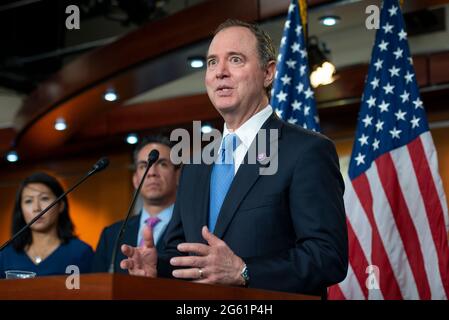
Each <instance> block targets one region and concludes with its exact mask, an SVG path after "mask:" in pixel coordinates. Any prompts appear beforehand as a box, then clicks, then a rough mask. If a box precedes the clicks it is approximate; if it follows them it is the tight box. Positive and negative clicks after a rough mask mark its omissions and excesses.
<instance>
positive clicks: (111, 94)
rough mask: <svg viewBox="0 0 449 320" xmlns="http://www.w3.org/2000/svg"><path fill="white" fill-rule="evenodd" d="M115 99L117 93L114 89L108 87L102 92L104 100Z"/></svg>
mask: <svg viewBox="0 0 449 320" xmlns="http://www.w3.org/2000/svg"><path fill="white" fill-rule="evenodd" d="M117 99H118V95H117V93H116V92H115V90H112V89H109V90H108V91H106V92H105V94H104V100H106V101H109V102H113V101H116V100H117Z"/></svg>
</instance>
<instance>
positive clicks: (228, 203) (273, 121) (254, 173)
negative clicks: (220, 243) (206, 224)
mask: <svg viewBox="0 0 449 320" xmlns="http://www.w3.org/2000/svg"><path fill="white" fill-rule="evenodd" d="M282 125H283V123H282V121H281V120H279V118H278V117H277V116H276V114H275V113H273V114H272V115H271V116H270V117H269V118H268V119H267V121H266V122H265V123H264V124H263V125H262V128H261V129H265V130H269V129H279V130H278V134H279V136H278V138H279V139H280V138H281V130H280V129H281V127H282ZM259 133H260V132H259ZM259 133H258V134H257V136H256V137H255V139H254V141H253V142H252V143H251V146H250V149H249V150H251V148H256V149H255V150H256V151H257V147H256V145H257V140H258V136H259ZM268 142H270V143H268ZM266 143H267V144H266V145H267V146H268V145H271V141H270V134H269V131H268V132H267V134H266ZM268 150H269V149H268V148H267V151H268ZM269 151H270V157H274V156H277V152H278V150H269ZM249 152H250V151H248V153H247V154H246V155H245V159H244V161H243V163H242V164H241V165H240V167H239V169H238V171H237V174H236V175H235V177H234V180H233V181H232V184H231V186H230V187H229V191H228V193H227V195H226V197H225V199H224V201H223V205H222V207H221V209H220V214H219V215H218V220H217V224H216V226H215V230H214V234H215V235H216V236H217V237H219V238H222V237H223V235H224V234H225V232H226V229H227V228H228V226H229V224H230V222H231V220H232V218H233V217H234V215H235V213H236V212H237V209H238V207H239V205H240V203H241V202H242V200H243V199H244V198H245V196H246V195H247V194H248V192H249V191H250V189H251V187H252V186H253V185H254V183H255V182H256V181H257V179H258V178H259V176H260V171H259V169H260V168H261V167H263V166H265V164H261V163H260V162H259V161H256V163H255V164H250V163H248V154H249ZM255 154H257V153H255ZM209 181H210V172H209ZM207 195H209V193H207Z"/></svg>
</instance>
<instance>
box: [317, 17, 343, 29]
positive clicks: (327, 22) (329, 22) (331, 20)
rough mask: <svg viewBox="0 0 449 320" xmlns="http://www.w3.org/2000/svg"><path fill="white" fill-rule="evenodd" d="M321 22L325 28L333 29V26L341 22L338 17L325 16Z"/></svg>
mask: <svg viewBox="0 0 449 320" xmlns="http://www.w3.org/2000/svg"><path fill="white" fill-rule="evenodd" d="M319 20H320V23H321V24H322V25H323V26H326V27H332V26H335V25H336V24H337V23H338V22H340V17H338V16H323V17H321V18H320V19H319Z"/></svg>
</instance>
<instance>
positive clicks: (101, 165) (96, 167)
mask: <svg viewBox="0 0 449 320" xmlns="http://www.w3.org/2000/svg"><path fill="white" fill-rule="evenodd" d="M108 164H109V160H108V159H107V158H105V157H103V158H101V159H100V160H98V161H97V163H95V164H94V166H93V167H92V169H91V170H90V171H89V172H88V173H87V174H86V175H85V176H84V177H83V178H82V179H81V180H80V181H78V182H77V183H76V184H75V185H74V186H73V187H71V188H70V189H69V190H67V191H66V192H64V193H63V194H62V195H60V196H59V197H58V198H57V199H56V200H55V201H53V202H52V203H51V204H50V205H48V207H46V208H45V209H44V210H42V211H41V212H40V213H39V214H38V215H37V216H35V217H34V218H33V220H31V221H30V222H28V224H26V225H25V226H24V227H23V228H22V229H20V230H19V231H17V232H16V234H15V235H13V237H12V238H11V239H9V240H8V241H6V242H5V243H4V244H3V245H2V246H1V247H0V251H2V250H3V249H4V248H5V247H6V246H7V245H9V244H10V243H11V242H13V241H14V240H15V239H16V238H17V237H19V236H20V235H21V234H22V233H23V232H24V231H25V230H26V229H28V228H29V227H31V226H32V225H33V223H35V222H36V221H37V220H38V219H39V218H40V217H42V216H43V215H44V214H45V213H47V211H49V210H50V209H51V208H53V207H54V206H55V205H56V204H57V203H58V202H59V201H60V200H61V199H62V198H64V197H65V196H67V194H69V193H70V192H72V191H73V190H74V189H75V188H76V187H78V186H79V185H80V184H81V183H83V182H84V181H85V180H86V179H87V178H89V177H90V176H92V175H93V174H95V173H97V172H99V171H101V170H103V169H104V168H106V167H107V166H108Z"/></svg>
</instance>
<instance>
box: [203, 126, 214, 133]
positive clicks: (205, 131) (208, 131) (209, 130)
mask: <svg viewBox="0 0 449 320" xmlns="http://www.w3.org/2000/svg"><path fill="white" fill-rule="evenodd" d="M201 132H202V133H204V134H206V133H211V132H212V127H211V126H210V125H208V124H204V125H202V126H201Z"/></svg>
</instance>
